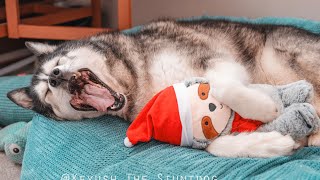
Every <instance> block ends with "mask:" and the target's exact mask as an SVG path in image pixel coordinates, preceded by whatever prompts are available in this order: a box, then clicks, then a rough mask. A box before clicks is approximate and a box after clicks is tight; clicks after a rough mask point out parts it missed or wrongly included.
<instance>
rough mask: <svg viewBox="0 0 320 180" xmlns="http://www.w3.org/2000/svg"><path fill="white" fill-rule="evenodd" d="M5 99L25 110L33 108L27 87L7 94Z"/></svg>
mask: <svg viewBox="0 0 320 180" xmlns="http://www.w3.org/2000/svg"><path fill="white" fill-rule="evenodd" d="M7 97H8V98H9V99H10V100H11V101H12V102H14V103H16V104H17V105H19V106H21V107H23V108H25V109H32V107H33V102H32V98H31V97H30V95H29V87H24V88H19V89H15V90H12V91H10V92H9V93H8V94H7Z"/></svg>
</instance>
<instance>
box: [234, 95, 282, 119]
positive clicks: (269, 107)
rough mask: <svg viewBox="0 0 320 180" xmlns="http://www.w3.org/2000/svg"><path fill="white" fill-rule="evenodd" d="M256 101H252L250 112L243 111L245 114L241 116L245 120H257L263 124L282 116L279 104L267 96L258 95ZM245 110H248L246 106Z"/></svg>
mask: <svg viewBox="0 0 320 180" xmlns="http://www.w3.org/2000/svg"><path fill="white" fill-rule="evenodd" d="M255 97H257V98H256V99H251V101H252V102H247V103H248V104H249V103H250V104H252V106H251V107H250V109H249V110H243V111H242V112H244V113H243V114H240V115H241V116H242V117H244V118H248V119H257V120H259V121H261V122H263V123H268V122H271V121H273V120H274V119H276V118H277V117H278V116H279V114H280V108H279V107H278V106H277V104H276V103H275V102H274V101H273V100H272V99H271V98H270V97H269V96H266V95H264V94H263V95H261V94H260V93H257V95H256V96H255ZM244 107H245V108H248V107H246V106H244Z"/></svg>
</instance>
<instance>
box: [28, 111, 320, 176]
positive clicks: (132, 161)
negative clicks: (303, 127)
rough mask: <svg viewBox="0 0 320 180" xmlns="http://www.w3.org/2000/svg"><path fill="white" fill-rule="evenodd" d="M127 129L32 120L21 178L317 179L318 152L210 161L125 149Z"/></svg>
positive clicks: (156, 147) (150, 147)
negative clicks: (124, 142)
mask: <svg viewBox="0 0 320 180" xmlns="http://www.w3.org/2000/svg"><path fill="white" fill-rule="evenodd" d="M128 125H129V124H128V123H127V122H125V121H123V120H122V119H120V118H116V117H111V116H108V117H101V118H97V119H94V120H84V121H80V122H71V121H69V122H59V121H53V120H51V119H46V118H45V117H43V116H41V115H36V116H35V117H34V119H33V124H32V127H31V129H30V132H31V135H30V136H29V137H28V138H29V139H28V144H27V149H26V154H25V158H24V161H23V169H22V179H30V180H34V179H43V178H44V177H46V178H45V179H61V178H62V179H66V180H68V179H70V180H71V179H72V177H76V179H81V177H82V176H83V177H84V179H86V180H89V179H90V178H91V177H94V178H96V179H99V177H100V179H103V177H104V176H108V177H109V179H110V178H111V176H112V177H116V178H117V179H120V180H123V179H128V177H131V179H133V177H132V176H134V175H135V176H139V177H140V179H141V177H142V176H146V177H148V178H147V179H158V177H161V178H162V179H166V178H167V176H169V179H170V180H171V179H175V180H176V179H177V177H178V178H180V176H182V177H188V176H194V177H196V176H198V177H202V178H204V177H206V176H207V177H210V179H212V178H213V177H217V178H218V179H221V178H226V179H238V178H239V179H242V178H248V177H250V178H256V179H262V178H263V179H275V178H281V179H290V178H292V177H294V178H296V179H304V178H309V179H312V178H314V179H315V178H320V149H319V148H304V149H303V150H301V151H299V152H297V153H296V154H295V155H293V156H289V157H280V158H270V159H257V158H221V157H214V156H212V155H210V154H208V153H206V152H205V151H201V150H195V149H189V148H184V147H178V146H172V145H168V144H163V143H160V142H156V141H152V142H151V143H142V144H139V145H137V146H135V147H134V148H126V147H125V146H124V145H123V139H124V137H125V132H126V129H127V127H128ZM94 178H93V179H94ZM189 179H190V178H189ZM179 180H180V179H179Z"/></svg>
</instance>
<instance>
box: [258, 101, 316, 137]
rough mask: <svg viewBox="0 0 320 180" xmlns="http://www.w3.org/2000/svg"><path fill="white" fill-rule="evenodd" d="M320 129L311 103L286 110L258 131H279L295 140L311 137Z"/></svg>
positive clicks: (291, 106) (300, 104)
mask: <svg viewBox="0 0 320 180" xmlns="http://www.w3.org/2000/svg"><path fill="white" fill-rule="evenodd" d="M318 127H319V118H318V117H317V113H316V111H315V109H314V108H313V106H312V105H311V104H309V103H296V104H292V105H290V106H288V108H285V109H284V112H283V113H282V115H281V116H279V117H278V118H277V119H275V120H274V121H272V122H270V123H267V124H265V125H263V126H261V127H260V128H259V129H258V130H257V131H260V132H270V131H274V130H276V131H278V132H280V133H281V134H283V135H286V134H290V136H291V137H292V138H293V139H295V140H300V139H302V138H305V137H306V136H308V135H310V134H311V133H312V132H313V131H314V130H315V129H317V128H318Z"/></svg>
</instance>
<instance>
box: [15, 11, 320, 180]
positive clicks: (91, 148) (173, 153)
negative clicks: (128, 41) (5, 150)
mask: <svg viewBox="0 0 320 180" xmlns="http://www.w3.org/2000/svg"><path fill="white" fill-rule="evenodd" d="M201 18H207V19H230V20H233V21H237V22H249V23H256V24H282V25H293V26H296V27H299V28H304V29H307V30H309V31H311V32H314V33H320V23H319V22H315V21H309V20H303V19H294V18H260V19H255V20H249V19H246V18H234V17H207V16H206V17H195V18H190V19H183V20H196V19H201ZM140 28H141V26H138V27H135V28H133V29H131V30H127V31H125V32H124V33H135V32H137V31H139V29H140ZM33 121H34V122H33V123H32V126H31V129H30V133H29V134H28V141H27V146H26V151H25V156H24V161H23V167H22V177H21V179H30V180H33V179H81V178H82V179H99V178H100V179H111V178H112V177H116V178H117V179H128V176H129V177H131V178H130V179H133V177H132V176H134V175H136V176H137V177H139V179H142V178H143V177H142V176H146V177H147V179H181V178H180V177H181V176H182V177H185V176H193V177H196V176H199V177H202V179H204V178H206V177H208V178H206V179H209V178H210V179H214V178H215V177H216V178H226V179H235V178H249V177H250V178H253V179H261V178H264V179H266V178H277V179H278V178H280V179H290V178H292V177H295V178H296V179H302V178H308V179H316V178H320V161H319V160H320V152H319V151H320V149H319V148H315V147H308V148H304V149H302V150H300V151H298V152H297V153H296V154H294V155H293V156H289V157H278V158H267V159H257V158H221V157H215V156H212V155H210V154H208V153H206V152H205V151H201V150H195V149H189V148H184V147H178V146H172V145H168V144H163V143H160V142H156V141H152V142H150V143H142V144H139V145H137V146H135V147H133V148H126V147H125V146H124V145H123V138H124V137H125V132H126V129H127V127H128V123H127V122H125V121H124V120H122V119H121V118H117V117H112V116H105V117H100V118H95V119H91V120H82V121H74V122H72V121H63V122H62V121H55V120H52V119H48V118H46V117H43V116H41V115H35V116H34V118H33ZM111 176H112V177H111ZM167 176H168V177H167ZM185 179H186V178H185ZM198 179H200V178H198Z"/></svg>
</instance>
